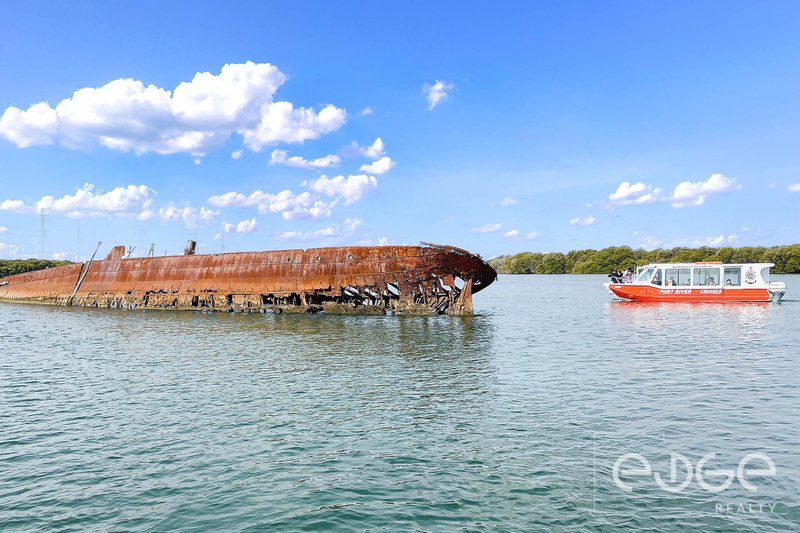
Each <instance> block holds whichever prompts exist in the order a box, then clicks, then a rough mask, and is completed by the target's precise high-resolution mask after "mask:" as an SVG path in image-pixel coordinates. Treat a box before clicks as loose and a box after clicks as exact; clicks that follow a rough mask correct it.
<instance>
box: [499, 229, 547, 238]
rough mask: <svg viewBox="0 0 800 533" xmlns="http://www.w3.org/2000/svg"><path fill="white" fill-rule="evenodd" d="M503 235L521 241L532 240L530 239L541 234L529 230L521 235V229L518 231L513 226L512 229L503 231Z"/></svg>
mask: <svg viewBox="0 0 800 533" xmlns="http://www.w3.org/2000/svg"><path fill="white" fill-rule="evenodd" d="M503 237H505V238H507V239H518V240H523V241H529V240H532V239H538V238H539V237H541V235H540V234H539V233H537V232H535V231H531V232H529V233H526V234H524V235H523V233H522V232H521V231H519V230H518V229H516V228H514V229H510V230H508V231H507V232H505V233H503Z"/></svg>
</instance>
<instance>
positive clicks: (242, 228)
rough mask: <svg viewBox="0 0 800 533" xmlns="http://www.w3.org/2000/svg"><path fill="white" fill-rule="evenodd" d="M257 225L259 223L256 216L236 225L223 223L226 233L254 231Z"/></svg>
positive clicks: (223, 229)
mask: <svg viewBox="0 0 800 533" xmlns="http://www.w3.org/2000/svg"><path fill="white" fill-rule="evenodd" d="M257 227H258V223H257V222H256V219H255V218H251V219H249V220H242V221H241V222H239V223H238V224H236V225H233V224H229V223H227V222H223V223H222V231H224V232H226V233H253V232H254V231H255V230H256V228H257Z"/></svg>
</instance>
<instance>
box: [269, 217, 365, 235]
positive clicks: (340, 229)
mask: <svg viewBox="0 0 800 533" xmlns="http://www.w3.org/2000/svg"><path fill="white" fill-rule="evenodd" d="M363 223H364V221H363V220H361V219H360V218H348V219H346V220H345V221H344V222H342V224H341V225H339V226H328V227H325V228H320V229H318V230H311V231H297V230H292V231H285V232H283V233H279V234H278V235H276V236H275V238H276V239H278V240H281V241H307V240H310V239H321V238H327V239H334V238H335V239H338V238H341V237H349V236H351V235H353V233H355V231H356V229H358V227H359V226H360V225H361V224H363Z"/></svg>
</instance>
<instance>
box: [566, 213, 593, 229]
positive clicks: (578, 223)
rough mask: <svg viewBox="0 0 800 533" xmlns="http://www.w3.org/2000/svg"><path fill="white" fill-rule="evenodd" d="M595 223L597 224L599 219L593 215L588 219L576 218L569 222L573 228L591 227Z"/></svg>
mask: <svg viewBox="0 0 800 533" xmlns="http://www.w3.org/2000/svg"><path fill="white" fill-rule="evenodd" d="M595 222H597V219H596V218H594V217H593V216H591V215H590V216H588V217H586V218H581V217H575V218H573V219H572V220H570V221H569V223H570V225H572V226H591V225H592V224H594V223H595Z"/></svg>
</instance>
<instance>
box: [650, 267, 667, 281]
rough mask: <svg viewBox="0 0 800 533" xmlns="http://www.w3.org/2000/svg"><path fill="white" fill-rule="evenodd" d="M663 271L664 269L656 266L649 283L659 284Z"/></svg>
mask: <svg viewBox="0 0 800 533" xmlns="http://www.w3.org/2000/svg"><path fill="white" fill-rule="evenodd" d="M663 272H664V271H663V270H662V269H660V268H657V269H656V274H655V275H654V276H653V280H652V281H651V282H650V283H652V284H653V285H661V284H662V283H663V282H664V280H663V278H664V276H662V274H663Z"/></svg>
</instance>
